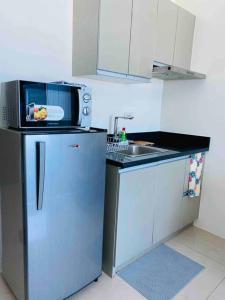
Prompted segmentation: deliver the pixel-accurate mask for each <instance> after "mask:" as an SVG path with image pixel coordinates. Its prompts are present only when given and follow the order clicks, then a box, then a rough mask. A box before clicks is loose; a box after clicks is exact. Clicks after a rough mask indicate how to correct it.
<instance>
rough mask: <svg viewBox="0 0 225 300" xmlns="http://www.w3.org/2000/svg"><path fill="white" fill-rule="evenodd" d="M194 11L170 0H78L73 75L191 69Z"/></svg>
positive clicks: (124, 75) (147, 75)
mask: <svg viewBox="0 0 225 300" xmlns="http://www.w3.org/2000/svg"><path fill="white" fill-rule="evenodd" d="M194 28H195V17H194V16H193V15H192V14H191V13H189V12H187V11H186V10H184V9H182V8H180V7H179V6H177V5H176V4H175V3H173V2H171V1H170V0H74V20H73V75H75V76H76V75H96V74H104V75H110V76H116V77H121V78H129V79H133V76H134V77H136V78H139V79H140V78H141V80H144V81H146V79H149V78H151V76H152V69H153V61H156V62H159V63H162V64H167V65H174V66H177V67H181V68H184V69H190V64H191V56H192V46H193V36H194Z"/></svg>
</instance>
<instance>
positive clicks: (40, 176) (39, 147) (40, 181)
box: [36, 142, 46, 210]
mask: <svg viewBox="0 0 225 300" xmlns="http://www.w3.org/2000/svg"><path fill="white" fill-rule="evenodd" d="M45 148H46V145H45V142H37V144H36V153H37V156H36V159H37V164H36V172H37V210H42V206H43V197H44V182H45V152H46V149H45Z"/></svg>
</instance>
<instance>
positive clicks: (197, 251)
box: [168, 241, 225, 267]
mask: <svg viewBox="0 0 225 300" xmlns="http://www.w3.org/2000/svg"><path fill="white" fill-rule="evenodd" d="M168 242H169V241H168ZM176 243H178V244H180V245H182V246H185V247H187V248H188V249H190V250H192V251H194V252H196V253H198V254H200V255H202V256H204V257H206V258H207V259H209V260H211V261H212V262H215V263H217V264H219V265H221V266H223V267H225V264H224V263H221V262H219V261H217V260H215V259H213V258H212V257H210V256H208V255H206V254H204V253H202V252H201V251H199V250H196V249H194V248H192V247H191V246H189V245H187V244H185V243H182V242H179V241H176Z"/></svg>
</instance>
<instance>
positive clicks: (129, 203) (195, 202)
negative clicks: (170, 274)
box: [103, 157, 200, 276]
mask: <svg viewBox="0 0 225 300" xmlns="http://www.w3.org/2000/svg"><path fill="white" fill-rule="evenodd" d="M189 165H190V159H189V158H185V157H184V158H183V159H180V160H170V161H167V162H159V163H155V164H151V165H148V166H141V167H140V168H130V169H124V170H121V169H120V168H118V167H114V166H111V165H108V166H107V176H106V197H105V224H104V247H103V269H104V271H105V272H106V273H107V274H108V275H110V276H113V275H114V274H115V273H116V272H117V271H118V270H120V269H121V268H122V267H123V266H125V265H127V264H128V263H130V262H132V261H133V260H135V259H136V258H138V257H139V256H141V255H143V254H144V253H145V252H147V251H148V250H150V249H151V248H152V247H153V245H154V244H157V243H160V242H163V241H164V240H166V239H167V238H168V237H170V236H171V235H172V234H174V233H175V232H177V231H178V230H180V229H182V228H184V227H185V226H187V225H189V224H191V223H193V222H194V220H196V219H197V217H198V213H199V201H200V199H199V198H193V199H192V198H189V197H184V192H185V191H187V190H188V178H189Z"/></svg>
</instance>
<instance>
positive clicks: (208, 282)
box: [0, 227, 225, 300]
mask: <svg viewBox="0 0 225 300" xmlns="http://www.w3.org/2000/svg"><path fill="white" fill-rule="evenodd" d="M166 244H167V246H169V247H171V248H173V249H174V250H176V251H178V252H180V253H181V254H183V255H185V256H187V257H189V258H190V259H192V260H194V261H196V262H198V263H200V264H201V265H203V266H204V267H205V269H204V270H203V271H202V272H201V273H200V274H198V276H196V277H195V278H194V279H193V280H192V281H191V282H190V283H189V284H188V285H187V286H186V287H185V288H184V289H183V290H182V291H180V292H179V294H178V295H176V297H175V298H174V300H225V240H223V239H220V238H218V237H216V236H214V235H211V234H210V233H208V232H205V231H203V230H200V229H197V228H193V227H192V228H189V229H187V230H185V231H184V232H182V233H180V234H179V235H177V236H176V237H175V238H173V239H171V240H170V241H168V242H167V243H166ZM0 300H15V298H14V296H13V295H12V294H11V293H10V290H9V289H8V287H7V286H6V284H5V282H4V280H3V279H2V278H1V277H0ZM70 300H145V298H144V297H143V296H142V295H141V294H139V293H138V292H137V291H136V290H135V289H133V288H132V287H131V286H129V285H128V284H127V283H126V282H124V281H123V280H122V279H120V278H119V277H117V276H116V277H115V278H113V279H111V278H110V277H108V276H107V275H105V274H103V276H102V277H101V278H100V279H99V281H98V282H97V283H93V284H91V285H90V286H88V287H87V288H85V289H84V290H82V291H81V292H79V293H78V294H76V295H74V296H72V297H71V298H70Z"/></svg>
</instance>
